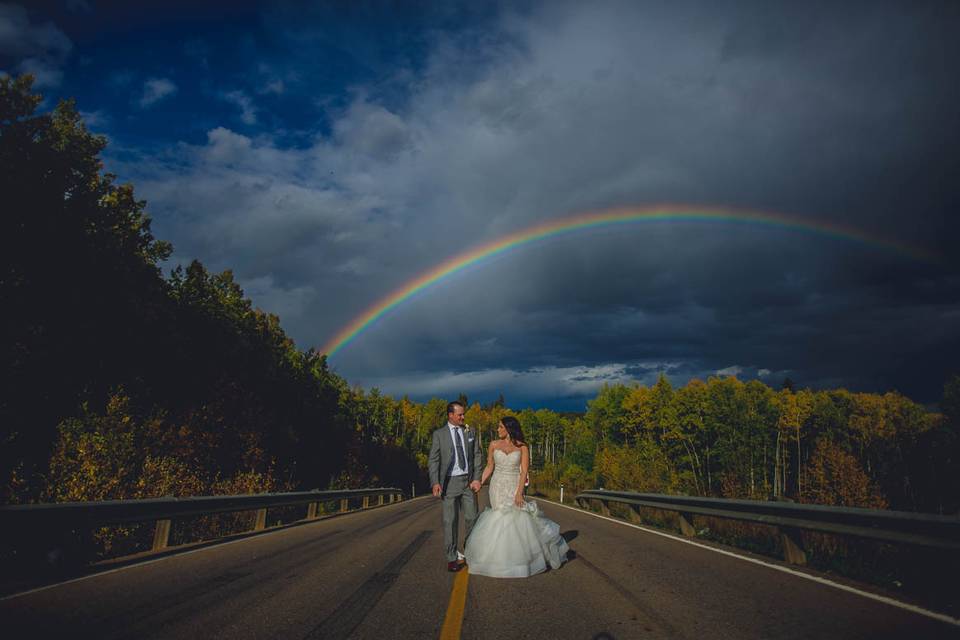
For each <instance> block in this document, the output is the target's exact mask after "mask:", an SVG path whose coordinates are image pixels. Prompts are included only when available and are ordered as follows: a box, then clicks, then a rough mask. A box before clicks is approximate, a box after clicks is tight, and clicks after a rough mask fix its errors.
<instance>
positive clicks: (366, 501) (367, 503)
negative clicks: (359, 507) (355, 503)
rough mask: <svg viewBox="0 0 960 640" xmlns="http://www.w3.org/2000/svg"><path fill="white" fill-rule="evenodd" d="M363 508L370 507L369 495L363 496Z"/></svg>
mask: <svg viewBox="0 0 960 640" xmlns="http://www.w3.org/2000/svg"><path fill="white" fill-rule="evenodd" d="M363 508H364V509H369V508H370V496H363Z"/></svg>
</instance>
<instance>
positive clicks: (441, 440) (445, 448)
mask: <svg viewBox="0 0 960 640" xmlns="http://www.w3.org/2000/svg"><path fill="white" fill-rule="evenodd" d="M463 447H464V454H465V455H466V456H467V477H468V478H469V479H470V481H471V482H472V481H473V480H480V476H481V475H482V474H483V455H482V453H483V452H482V451H480V438H479V437H478V435H477V431H476V429H464V430H463ZM456 461H457V454H456V451H455V450H454V448H453V439H452V438H451V437H450V428H449V427H448V426H447V425H443V426H442V427H440V428H439V429H437V430H436V431H434V432H433V442H432V443H431V444H430V458H429V461H428V463H427V470H428V472H429V473H430V486H433V485H435V484H439V485H441V486H442V487H443V489H444V490H446V488H447V480H448V479H449V478H450V469H452V468H453V465H454V464H456Z"/></svg>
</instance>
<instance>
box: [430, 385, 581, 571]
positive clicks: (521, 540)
mask: <svg viewBox="0 0 960 640" xmlns="http://www.w3.org/2000/svg"><path fill="white" fill-rule="evenodd" d="M465 411H466V408H465V407H464V405H463V404H462V403H460V402H451V403H449V404H448V405H447V424H446V425H444V426H442V427H440V428H439V429H437V430H436V431H434V432H433V442H432V444H431V446H430V458H429V463H428V469H429V473H430V484H431V485H432V491H433V495H434V496H435V497H437V498H441V499H442V500H443V505H442V514H443V544H444V552H445V554H446V559H447V570H449V571H459V570H460V569H462V568H464V567H466V566H469V567H470V573H472V574H476V575H484V576H490V577H493V578H525V577H528V576H532V575H534V574H536V573H540V572H542V571H545V570H546V569H547V567H548V566H550V567H552V568H554V569H556V568H558V567H560V565H561V564H562V563H563V561H564V560H565V559H566V557H567V551H568V549H569V548H568V547H567V542H566V540H564V539H563V537H562V536H561V535H560V527H559V525H557V523H555V522H553V521H552V520H550V519H549V518H547V517H546V516H544V515H543V514H542V513H541V512H540V510H539V508H538V507H537V504H536V503H535V502H532V501H526V500H524V499H523V487H524V482H525V480H526V477H527V470H528V468H529V465H530V449H529V447H528V446H527V444H526V442H525V441H524V438H523V431H522V429H521V428H520V422H519V421H518V420H517V419H516V418H514V417H513V416H504V417H503V419H501V420H500V423H499V424H498V425H497V435H498V436H499V437H498V439H497V440H494V441H493V442H491V443H490V446H489V447H488V448H487V463H486V466H485V467H483V470H482V471H481V469H480V465H481V463H482V460H483V457H482V454H481V445H480V442H479V439H478V434H477V433H476V432H475V431H473V430H472V429H470V428H469V427H467V426H465V424H464V413H465ZM488 479H489V480H490V508H489V509H486V510H484V512H483V513H480V514H479V515H478V513H477V493H479V491H480V487H481V486H483V484H484V483H486V482H487V480H488ZM461 511H462V512H463V519H464V524H465V527H466V531H465V533H466V536H465V537H466V542H465V545H464V551H463V552H462V553H461V552H460V551H459V550H458V549H457V546H458V541H459V520H460V512H461Z"/></svg>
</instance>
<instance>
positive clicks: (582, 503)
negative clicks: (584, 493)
mask: <svg viewBox="0 0 960 640" xmlns="http://www.w3.org/2000/svg"><path fill="white" fill-rule="evenodd" d="M575 500H576V503H577V506H578V507H580V508H581V509H586V508H587V501H586V500H584V499H583V498H575Z"/></svg>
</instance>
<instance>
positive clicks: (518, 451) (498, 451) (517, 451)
mask: <svg viewBox="0 0 960 640" xmlns="http://www.w3.org/2000/svg"><path fill="white" fill-rule="evenodd" d="M494 451H496V452H497V453H502V454H503V455H505V456H512V455H513V454H515V453H520V449H515V450H514V451H511V452H510V453H507V452H506V451H504V450H503V449H494Z"/></svg>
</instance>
